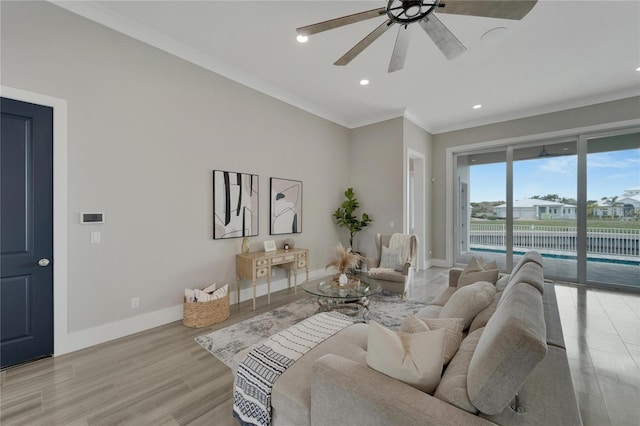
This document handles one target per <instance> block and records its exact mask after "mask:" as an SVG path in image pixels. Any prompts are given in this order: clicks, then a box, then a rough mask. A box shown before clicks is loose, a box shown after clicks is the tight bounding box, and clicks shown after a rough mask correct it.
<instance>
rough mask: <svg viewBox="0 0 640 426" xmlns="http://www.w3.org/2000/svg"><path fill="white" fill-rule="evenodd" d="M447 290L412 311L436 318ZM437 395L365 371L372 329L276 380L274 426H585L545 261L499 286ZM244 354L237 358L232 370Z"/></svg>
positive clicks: (326, 348)
mask: <svg viewBox="0 0 640 426" xmlns="http://www.w3.org/2000/svg"><path fill="white" fill-rule="evenodd" d="M460 272H461V270H459V269H452V270H451V271H450V274H449V281H450V282H449V287H448V288H447V289H445V290H444V291H443V292H442V294H441V295H440V296H438V297H437V298H436V299H435V300H434V301H433V302H432V304H431V305H429V306H427V307H425V308H424V309H422V310H421V311H420V312H418V313H417V314H416V317H418V318H420V317H422V318H436V317H438V316H439V314H440V311H441V310H442V307H443V306H444V305H445V304H446V302H447V301H448V300H449V298H450V297H451V296H452V295H453V294H454V293H455V292H456V291H458V288H457V282H458V276H459V275H460ZM495 286H496V288H495V290H496V292H495V297H494V299H493V302H492V303H491V304H490V305H489V306H488V307H486V308H485V309H484V310H482V311H481V312H480V313H478V314H477V315H475V318H474V319H473V321H472V323H471V326H470V327H469V329H468V330H467V331H466V332H465V337H464V340H463V341H462V343H461V345H460V348H459V349H458V351H457V352H456V354H455V356H454V357H453V359H451V361H450V362H449V364H448V366H446V368H445V369H444V371H443V374H442V378H441V381H440V384H439V385H438V387H437V388H436V390H435V392H434V394H433V395H429V394H426V393H424V392H422V391H419V390H417V389H415V388H414V387H411V386H409V385H406V384H404V383H402V382H400V381H398V380H395V379H393V378H391V377H389V376H386V375H384V374H382V373H379V372H377V371H375V370H373V369H371V368H370V367H368V366H367V361H366V359H367V339H368V327H369V325H367V324H355V325H352V326H350V327H347V328H346V329H344V330H342V331H341V332H339V333H337V334H335V335H333V336H332V337H330V338H328V339H327V340H325V341H324V342H322V343H321V344H319V345H318V346H316V347H315V348H313V349H312V350H311V351H309V352H308V353H307V354H305V355H304V356H303V357H302V358H300V359H299V360H298V361H296V362H295V364H294V365H293V366H291V367H290V368H289V369H288V370H286V371H285V372H284V373H283V374H282V376H280V378H279V379H278V380H277V381H276V383H275V385H274V387H273V392H272V423H273V424H274V425H276V426H278V425H310V424H311V425H331V426H333V425H338V424H340V425H351V424H353V425H449V424H450V425H490V424H497V425H563V426H565V425H580V424H582V422H581V419H580V413H579V410H578V405H577V402H576V398H575V393H574V389H573V385H572V381H571V375H570V370H569V364H568V361H567V356H566V352H565V346H564V339H563V335H562V328H561V324H560V316H559V312H558V307H557V302H556V298H555V290H554V287H553V284H552V283H548V282H545V281H544V279H543V274H542V259H541V257H540V255H539V254H538V253H536V252H530V253H529V254H527V255H526V256H524V257H523V258H522V259H521V260H520V262H519V263H518V265H516V267H515V268H514V269H513V272H512V274H511V275H505V276H502V277H501V278H500V279H499V280H498V281H497V283H496V284H495ZM245 354H246V351H243V352H240V353H239V354H238V355H237V356H236V360H235V361H236V365H237V364H238V363H239V362H240V361H241V360H242V359H243V358H244V355H245Z"/></svg>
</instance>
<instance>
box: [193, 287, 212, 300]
mask: <svg viewBox="0 0 640 426" xmlns="http://www.w3.org/2000/svg"><path fill="white" fill-rule="evenodd" d="M193 295H194V297H195V299H196V302H210V301H212V300H213V299H212V298H211V295H210V294H209V293H207V292H204V291H202V290H200V289H197V288H196V289H195V290H193Z"/></svg>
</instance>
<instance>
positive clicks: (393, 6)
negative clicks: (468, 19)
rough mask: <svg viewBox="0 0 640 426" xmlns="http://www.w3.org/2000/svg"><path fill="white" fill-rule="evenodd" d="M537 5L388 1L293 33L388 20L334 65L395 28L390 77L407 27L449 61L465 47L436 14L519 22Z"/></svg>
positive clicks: (400, 63) (489, 0)
mask: <svg viewBox="0 0 640 426" xmlns="http://www.w3.org/2000/svg"><path fill="white" fill-rule="evenodd" d="M536 2H537V0H430V1H423V0H388V1H387V6H386V7H380V8H377V9H372V10H367V11H364V12H359V13H354V14H351V15H347V16H343V17H340V18H335V19H330V20H328V21H322V22H318V23H316V24H312V25H307V26H304V27H300V28H297V29H296V31H297V33H298V35H299V36H309V35H312V34H317V33H320V32H323V31H328V30H332V29H334V28H339V27H342V26H345V25H350V24H355V23H356V22H361V21H365V20H367V19H373V18H378V17H380V16H384V15H386V16H387V19H386V20H385V21H384V22H383V23H381V24H380V25H378V27H376V28H375V29H374V30H373V31H372V32H371V33H369V34H368V35H367V36H366V37H365V38H363V39H362V40H360V41H359V42H358V43H357V44H356V45H355V46H353V47H352V48H351V49H350V50H349V51H347V53H345V54H344V55H342V56H341V57H340V58H339V59H338V60H337V61H336V62H334V65H340V66H344V65H347V64H348V63H350V62H351V61H352V60H353V59H355V57H356V56H358V55H359V54H360V53H362V52H363V51H364V50H365V49H366V48H367V47H369V46H370V45H371V44H372V43H373V42H374V41H376V40H377V39H378V38H379V37H380V36H381V35H382V34H384V33H385V32H386V31H387V30H388V29H389V28H391V26H393V25H395V24H397V25H398V26H399V27H400V28H399V29H398V35H397V36H396V42H395V45H394V48H393V53H392V54H391V60H390V62H389V70H388V71H389V72H390V73H391V72H395V71H398V70H401V69H402V68H403V67H404V63H405V59H406V56H407V51H408V47H409V38H410V32H409V31H408V26H409V25H410V24H413V23H416V22H418V23H419V24H420V26H421V27H422V29H423V30H424V31H425V33H426V34H427V35H428V36H429V38H431V40H432V41H433V42H434V43H435V45H436V46H437V47H438V49H439V50H440V51H441V52H442V54H443V55H444V56H445V57H446V58H447V59H448V60H452V59H454V58H456V57H458V56H459V55H461V54H462V53H463V52H464V51H465V50H466V47H465V46H464V45H463V44H462V42H461V41H460V40H458V38H457V37H456V36H455V35H454V34H453V33H452V32H451V31H449V29H448V28H447V27H446V26H445V25H444V24H443V23H442V21H440V19H438V18H437V17H436V12H437V13H449V14H457V15H470V16H480V17H486V18H501V19H514V20H520V19H522V18H523V17H524V16H525V15H526V14H527V13H529V11H530V10H531V9H532V8H533V6H534V5H535V4H536Z"/></svg>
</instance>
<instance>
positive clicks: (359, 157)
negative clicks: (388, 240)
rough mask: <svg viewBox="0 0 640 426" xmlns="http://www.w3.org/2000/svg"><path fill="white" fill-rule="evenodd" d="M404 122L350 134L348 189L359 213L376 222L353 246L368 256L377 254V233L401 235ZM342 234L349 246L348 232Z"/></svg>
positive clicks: (383, 124)
mask: <svg viewBox="0 0 640 426" xmlns="http://www.w3.org/2000/svg"><path fill="white" fill-rule="evenodd" d="M403 121H404V118H394V119H392V120H387V121H382V122H379V123H375V124H370V125H368V126H363V127H359V128H357V129H353V130H352V131H351V154H350V162H349V186H352V187H353V189H354V191H355V192H356V196H357V197H358V199H359V200H360V205H361V208H360V210H359V212H360V213H362V212H363V211H364V212H367V213H368V214H370V215H371V216H372V217H373V219H374V222H373V223H372V224H371V225H369V226H368V227H367V228H365V229H364V230H363V231H361V232H359V233H358V234H357V235H356V237H355V240H354V246H355V248H356V249H357V250H359V251H361V252H364V253H365V254H366V255H367V256H369V257H373V256H374V255H375V240H374V237H375V234H376V233H378V232H380V233H383V234H384V233H392V232H402V219H403V218H402V202H403V190H402V189H403V187H402V182H403V150H402V146H403V140H402V137H403V136H402V133H403ZM391 222H393V227H391ZM340 235H341V237H342V238H341V240H342V241H343V242H344V243H348V238H349V236H348V234H347V231H341V234H340Z"/></svg>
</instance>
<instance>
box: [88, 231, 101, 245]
mask: <svg viewBox="0 0 640 426" xmlns="http://www.w3.org/2000/svg"><path fill="white" fill-rule="evenodd" d="M101 239H102V236H101V235H100V231H91V244H99V243H100V241H101Z"/></svg>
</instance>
